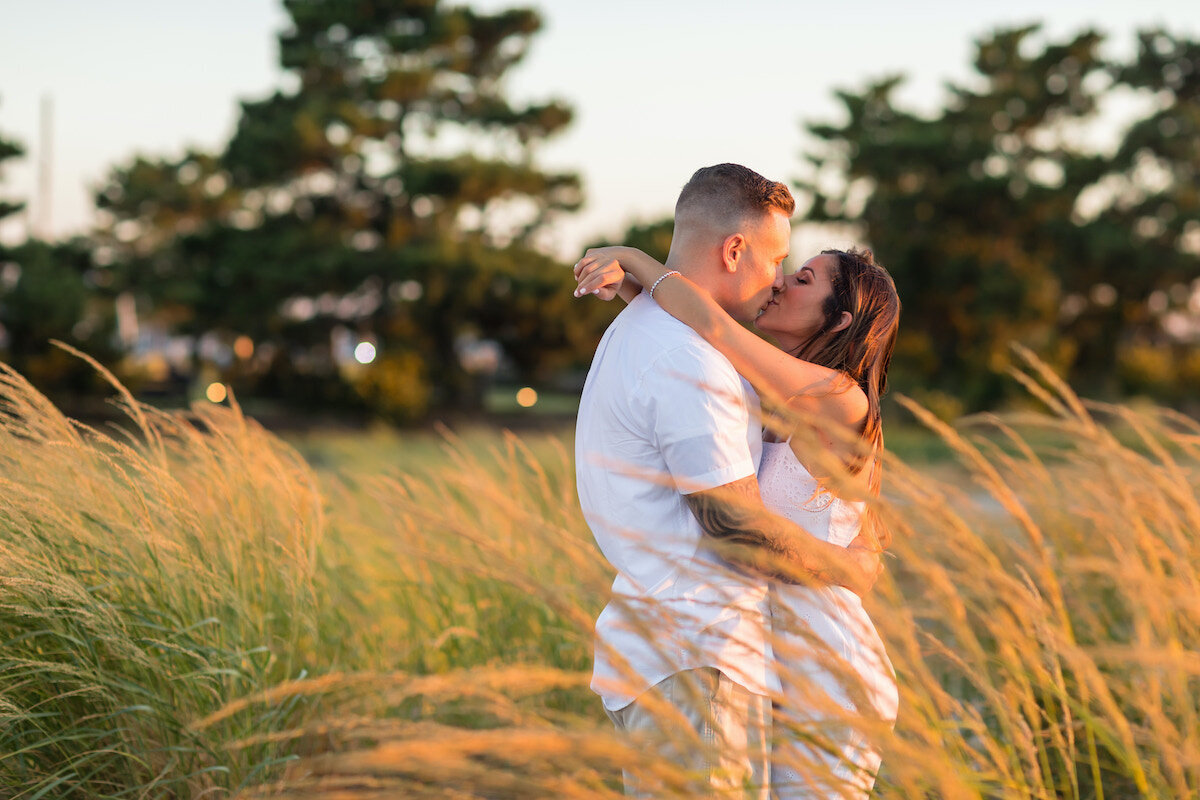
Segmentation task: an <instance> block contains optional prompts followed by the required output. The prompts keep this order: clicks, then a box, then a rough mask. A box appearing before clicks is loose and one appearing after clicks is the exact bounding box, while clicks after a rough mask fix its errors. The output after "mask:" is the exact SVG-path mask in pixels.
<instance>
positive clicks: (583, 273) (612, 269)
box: [575, 260, 625, 297]
mask: <svg viewBox="0 0 1200 800" xmlns="http://www.w3.org/2000/svg"><path fill="white" fill-rule="evenodd" d="M575 277H576V279H577V280H578V282H579V285H578V286H577V287H576V289H575V296H576V297H582V296H583V295H585V294H597V293H599V290H600V289H602V288H603V287H605V286H619V285H620V284H621V281H622V280H624V279H625V271H624V270H622V269H621V266H620V264H618V263H617V262H615V261H611V262H603V261H599V260H593V261H590V262H589V263H584V262H583V261H581V262H580V263H579V264H577V265H576V267H575Z"/></svg>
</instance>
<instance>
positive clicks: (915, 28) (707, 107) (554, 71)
mask: <svg viewBox="0 0 1200 800" xmlns="http://www.w3.org/2000/svg"><path fill="white" fill-rule="evenodd" d="M473 5H475V6H476V7H481V8H487V9H495V8H501V7H507V6H512V5H519V3H514V2H501V0H483V1H482V2H476V3H474V4H473ZM529 5H534V6H536V7H538V8H540V9H541V10H542V13H543V17H544V18H545V21H546V26H545V28H544V29H543V31H542V33H541V34H539V35H538V36H537V37H535V39H534V40H533V45H532V49H531V52H530V54H529V56H528V57H527V59H526V60H525V61H524V62H523V63H522V64H521V65H520V66H518V67H517V68H516V70H515V71H514V72H513V73H512V75H511V77H510V78H509V82H508V86H509V89H510V91H509V94H510V96H511V97H512V98H513V99H515V100H525V101H530V100H543V99H546V98H548V97H559V98H562V99H565V100H567V101H569V102H570V103H571V104H572V105H573V106H574V108H575V111H576V118H575V122H574V123H573V124H572V126H571V127H570V128H569V129H568V130H567V131H566V132H565V133H564V134H562V135H560V136H559V137H558V138H557V139H555V140H553V141H551V142H549V143H546V144H544V145H542V147H541V149H540V151H539V160H540V163H541V164H542V165H543V166H546V167H551V168H561V169H573V170H577V171H578V172H580V173H581V174H582V176H583V180H584V186H585V191H586V195H587V206H586V208H585V209H584V210H583V211H582V212H581V213H579V214H577V215H575V216H574V217H572V218H570V219H568V220H566V221H564V222H563V223H561V224H560V225H559V226H558V227H557V229H556V231H555V239H556V243H557V248H558V249H559V250H560V251H561V252H563V253H564V255H566V254H569V253H573V252H574V251H575V250H576V249H577V248H578V247H579V246H580V245H581V244H582V243H584V242H586V241H590V240H592V239H595V238H605V237H613V236H616V235H617V234H618V233H619V232H620V231H621V230H623V228H624V226H625V225H626V224H628V223H629V222H631V221H633V220H637V219H656V218H658V217H660V216H663V215H665V214H668V213H670V210H671V207H672V205H673V204H674V199H675V196H676V194H677V193H678V191H679V187H680V186H682V184H683V183H684V182H685V181H686V180H687V178H688V176H689V175H690V174H691V173H692V171H693V170H695V169H696V168H697V167H700V166H704V165H707V164H713V163H718V162H721V161H736V162H740V163H743V164H746V165H747V166H750V167H752V168H754V169H756V170H758V171H759V172H761V173H763V174H764V175H766V176H768V177H770V178H774V179H777V180H790V179H792V178H794V177H796V176H797V175H798V174H800V171H801V164H802V160H801V156H800V154H801V152H802V149H803V148H804V147H805V145H806V142H805V139H804V137H803V134H802V131H801V125H802V123H804V122H810V121H821V120H829V119H836V115H837V112H838V104H837V102H836V100H835V99H834V98H833V94H832V92H833V90H834V89H836V88H851V89H856V88H859V87H861V86H862V85H864V84H865V83H866V82H867V81H868V80H870V79H872V78H877V77H881V76H883V75H887V74H891V73H895V72H903V73H905V74H907V75H908V76H909V80H908V83H907V85H906V87H905V88H904V89H903V90H902V91H901V92H900V93H899V97H900V98H901V100H904V101H908V102H910V103H912V104H913V105H914V106H915V107H917V108H925V109H929V108H933V107H935V105H936V104H937V103H938V102H939V101H940V99H941V98H942V97H943V94H942V90H941V86H942V84H943V82H944V81H946V80H963V79H965V78H966V77H967V76H968V75H969V74H970V66H969V57H970V53H971V42H972V40H973V39H975V38H977V37H979V36H981V35H982V34H984V33H985V32H987V31H989V30H991V29H993V28H995V27H997V26H998V25H1002V24H1004V25H1015V24H1024V23H1028V22H1032V21H1037V20H1040V21H1042V22H1044V23H1045V29H1044V30H1045V31H1046V33H1048V34H1049V35H1050V36H1053V37H1062V36H1065V35H1067V34H1071V33H1075V32H1078V31H1081V30H1083V29H1084V28H1086V27H1088V26H1094V27H1096V28H1098V29H1100V30H1101V31H1103V32H1105V33H1107V34H1109V42H1108V47H1109V52H1110V53H1111V54H1113V55H1127V54H1129V53H1131V52H1132V49H1133V46H1134V31H1135V30H1137V29H1138V28H1143V27H1149V26H1152V25H1162V26H1165V27H1166V28H1167V29H1168V30H1171V31H1173V32H1175V33H1177V34H1184V35H1190V36H1200V10H1197V4H1196V0H1138V2H1129V0H1091V1H1090V2H1082V1H1080V0H1067V1H1065V2H1056V3H1047V2H1045V0H1009V2H1006V3H1004V4H1002V5H1001V4H986V5H985V4H976V3H970V2H963V0H935V1H931V2H919V3H915V4H901V3H895V2H883V1H881V0H871V2H852V1H851V2H828V3H811V2H800V1H798V0H777V1H776V2H768V1H767V0H738V2H730V0H671V2H656V3H647V2H644V1H639V2H634V1H633V0H604V2H586V1H585V0H540V2H532V3H529ZM285 22H286V16H285V13H284V11H283V9H282V5H281V3H279V2H278V0H208V2H206V3H193V2H188V3H184V2H179V0H175V1H174V2H172V1H171V0H105V2H95V1H94V0H0V133H2V134H3V135H4V136H5V137H7V138H14V137H15V138H17V139H19V140H21V141H22V142H23V143H24V144H25V146H26V149H27V157H26V158H25V159H23V160H22V161H20V162H15V163H14V162H9V163H10V164H12V165H11V166H9V167H8V168H7V169H6V170H5V172H4V174H3V176H0V197H5V198H12V197H17V198H23V199H26V200H27V201H29V202H30V205H31V207H32V209H33V213H34V215H36V213H37V208H38V203H39V199H38V198H37V197H35V186H36V165H37V158H38V145H39V142H38V116H39V111H38V109H39V103H40V98H41V97H42V96H44V95H49V96H51V97H52V98H53V105H54V127H53V144H52V153H53V159H52V166H53V170H52V172H53V182H52V190H51V197H50V205H49V210H50V219H51V226H52V227H51V229H52V231H53V233H54V234H55V235H60V236H61V235H67V234H70V233H74V232H78V231H83V230H85V229H86V228H87V227H88V226H89V224H90V223H91V219H92V207H91V195H92V192H91V187H94V186H95V185H96V184H97V183H98V182H99V181H100V179H101V178H102V177H103V175H104V174H105V173H106V171H107V169H108V168H109V167H110V166H111V165H113V164H116V163H120V162H124V161H126V160H128V159H129V158H130V157H131V156H133V155H134V154H135V153H143V154H146V155H150V156H176V155H178V154H180V153H181V152H182V151H183V150H184V149H185V148H186V147H188V146H193V147H199V148H203V149H218V148H220V147H221V146H222V144H223V143H224V142H225V141H227V140H228V137H229V135H230V134H231V133H232V131H233V127H234V124H235V122H236V119H237V112H238V106H237V101H238V100H239V99H255V98H259V97H262V96H263V95H265V94H268V93H269V92H270V91H272V90H273V89H274V88H275V87H276V86H278V85H280V82H281V81H282V79H283V75H282V73H281V71H280V70H279V67H278V66H277V63H278V58H277V55H278V53H277V50H278V48H277V43H276V40H275V34H276V32H277V31H278V30H280V29H281V28H282V27H283V26H284V25H285ZM23 217H24V215H23ZM26 224H27V220H26V219H25V218H21V219H18V220H15V221H10V222H9V223H8V224H6V225H5V226H3V229H2V230H0V236H2V237H3V239H4V240H5V241H10V242H11V241H13V240H14V239H17V238H20V237H21V236H23V235H24V232H25V229H26Z"/></svg>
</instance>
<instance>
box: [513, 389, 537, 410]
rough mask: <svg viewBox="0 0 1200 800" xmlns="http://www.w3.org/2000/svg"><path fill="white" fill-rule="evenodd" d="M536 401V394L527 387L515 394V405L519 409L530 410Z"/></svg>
mask: <svg viewBox="0 0 1200 800" xmlns="http://www.w3.org/2000/svg"><path fill="white" fill-rule="evenodd" d="M537 400H538V398H537V392H536V391H535V390H534V389H533V388H531V387H529V386H526V387H525V388H523V389H521V390H520V391H518V392H517V405H519V406H520V407H521V408H532V407H533V405H534V403H536V402H537Z"/></svg>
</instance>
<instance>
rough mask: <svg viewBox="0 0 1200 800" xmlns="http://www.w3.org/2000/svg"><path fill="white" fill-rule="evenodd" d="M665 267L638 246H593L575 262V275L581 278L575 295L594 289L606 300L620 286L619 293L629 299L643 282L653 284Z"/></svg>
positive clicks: (643, 284)
mask: <svg viewBox="0 0 1200 800" xmlns="http://www.w3.org/2000/svg"><path fill="white" fill-rule="evenodd" d="M666 270H667V268H666V267H664V266H663V265H662V264H660V263H659V262H658V261H656V260H654V259H653V258H651V257H650V256H648V255H646V254H645V253H643V252H642V251H641V250H638V249H637V248H636V247H622V246H620V245H616V246H612V247H593V248H592V249H590V250H588V251H587V252H586V253H584V254H583V258H581V259H579V263H578V264H576V265H575V279H576V280H578V281H579V287H578V288H577V289H576V290H575V296H576V297H582V296H583V295H585V294H592V293H595V294H596V295H597V296H599V297H600V298H601V299H603V300H611V299H612V297H613V294H614V293H618V290H619V294H620V295H621V296H622V297H623V298H624V299H625V300H626V301H629V300H632V299H633V298H634V297H636V296H637V294H638V293H639V292H641V290H642V287H643V286H652V285H654V281H656V280H658V279H659V278H660V277H662V274H663V273H664V272H666ZM618 276H620V277H621V278H622V279H623V281H624V283H623V285H622V283H620V282H618Z"/></svg>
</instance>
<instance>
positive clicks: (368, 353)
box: [343, 342, 375, 364]
mask: <svg viewBox="0 0 1200 800" xmlns="http://www.w3.org/2000/svg"><path fill="white" fill-rule="evenodd" d="M343 352H345V351H343ZM354 360H355V361H357V362H358V363H360V364H370V363H371V362H372V361H374V360H375V345H373V344H371V343H370V342H359V343H358V346H357V347H355V348H354Z"/></svg>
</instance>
